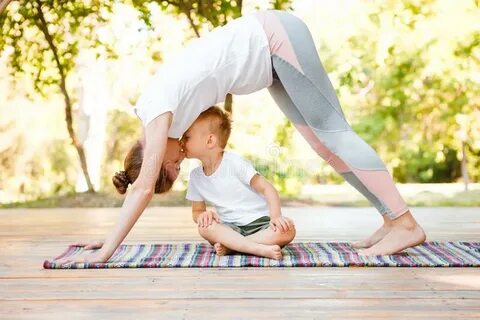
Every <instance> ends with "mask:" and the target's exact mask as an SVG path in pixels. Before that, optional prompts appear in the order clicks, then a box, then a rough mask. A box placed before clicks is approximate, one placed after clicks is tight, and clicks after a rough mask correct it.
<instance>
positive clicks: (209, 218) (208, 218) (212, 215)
mask: <svg viewBox="0 0 480 320" xmlns="http://www.w3.org/2000/svg"><path fill="white" fill-rule="evenodd" d="M213 220H215V221H217V223H220V217H219V216H218V214H217V213H216V212H213V211H208V210H207V211H204V212H203V213H202V214H200V216H199V217H198V220H197V223H198V226H199V227H201V228H206V227H208V226H209V225H211V224H212V222H213Z"/></svg>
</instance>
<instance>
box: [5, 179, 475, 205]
mask: <svg viewBox="0 0 480 320" xmlns="http://www.w3.org/2000/svg"><path fill="white" fill-rule="evenodd" d="M431 186H432V185H418V184H415V185H414V184H412V185H401V186H400V188H399V189H400V192H401V193H402V195H404V197H405V200H406V201H407V203H408V204H409V205H410V206H419V207H422V206H425V207H477V206H480V187H479V186H476V185H475V186H474V187H473V190H470V191H459V189H461V188H459V187H458V188H457V187H456V186H455V185H453V184H445V185H443V186H442V185H438V184H436V185H434V187H431ZM314 188H315V189H314V190H310V191H308V190H306V191H305V192H304V191H302V195H299V196H297V197H289V198H286V197H283V198H282V205H283V206H286V207H298V206H314V205H315V206H346V207H364V206H370V204H369V203H368V202H367V201H366V200H365V199H363V198H362V195H360V194H359V193H358V192H357V191H356V190H354V189H353V188H351V187H349V186H348V185H336V186H315V187H314ZM430 190H434V191H430ZM124 198H125V197H124V196H122V195H119V194H110V193H102V192H98V193H73V194H67V195H58V196H52V197H47V198H39V199H36V200H32V201H25V202H13V203H5V204H0V208H2V209H6V208H93V207H121V206H122V204H123V201H124ZM150 206H190V202H189V201H188V200H186V199H185V191H172V192H170V193H168V194H164V195H155V196H154V198H153V199H152V201H151V203H150Z"/></svg>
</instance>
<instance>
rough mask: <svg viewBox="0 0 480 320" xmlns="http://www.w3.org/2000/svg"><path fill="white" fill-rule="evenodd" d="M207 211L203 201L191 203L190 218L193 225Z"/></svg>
mask: <svg viewBox="0 0 480 320" xmlns="http://www.w3.org/2000/svg"><path fill="white" fill-rule="evenodd" d="M206 210H207V205H206V204H205V201H192V218H193V221H194V222H195V223H197V221H198V217H199V216H200V215H201V214H202V213H204V212H205V211H206Z"/></svg>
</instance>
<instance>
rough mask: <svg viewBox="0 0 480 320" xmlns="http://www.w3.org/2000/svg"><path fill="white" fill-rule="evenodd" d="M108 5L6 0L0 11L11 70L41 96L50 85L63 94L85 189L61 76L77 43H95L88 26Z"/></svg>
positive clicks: (0, 42) (2, 46)
mask: <svg viewBox="0 0 480 320" xmlns="http://www.w3.org/2000/svg"><path fill="white" fill-rule="evenodd" d="M2 4H3V3H2ZM111 5H112V2H110V1H100V0H91V1H88V2H87V1H60V0H35V1H26V0H18V1H12V2H11V3H10V5H9V6H8V7H7V8H6V10H5V11H4V12H2V13H1V15H0V32H1V36H0V52H2V51H5V50H7V51H8V50H10V51H12V52H11V54H10V55H9V62H10V66H11V72H12V74H13V75H16V76H18V75H21V74H28V75H30V76H31V77H32V78H33V79H34V80H33V83H32V86H33V88H34V89H35V91H36V92H37V93H39V94H41V95H43V96H46V95H47V94H48V93H50V92H51V90H54V92H60V93H61V94H62V95H63V97H64V104H65V121H66V126H67V130H68V134H69V136H70V139H71V142H72V145H73V146H74V147H75V149H76V151H77V154H78V157H79V160H80V166H81V168H82V171H83V174H84V176H85V180H86V182H87V185H88V191H90V192H94V187H93V185H92V182H91V180H90V176H89V173H88V168H87V162H86V157H85V151H84V148H83V146H82V144H81V143H80V141H79V139H78V138H77V135H76V133H75V129H74V123H73V115H72V105H73V102H72V97H71V94H70V92H69V89H68V84H67V78H68V75H69V73H70V71H71V70H72V69H73V67H74V58H75V56H76V55H77V53H78V51H79V48H80V47H82V46H85V47H98V46H99V45H100V44H101V43H100V41H99V40H98V38H97V36H96V34H95V32H92V30H93V28H94V27H95V26H96V25H97V24H99V23H102V22H104V21H105V16H106V14H107V13H108V12H109V11H110V10H111Z"/></svg>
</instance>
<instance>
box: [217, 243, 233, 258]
mask: <svg viewBox="0 0 480 320" xmlns="http://www.w3.org/2000/svg"><path fill="white" fill-rule="evenodd" d="M213 248H214V249H215V253H216V254H217V256H226V255H227V254H229V253H230V249H228V248H227V247H225V246H224V245H223V244H221V243H219V242H217V243H215V244H214V245H213Z"/></svg>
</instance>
